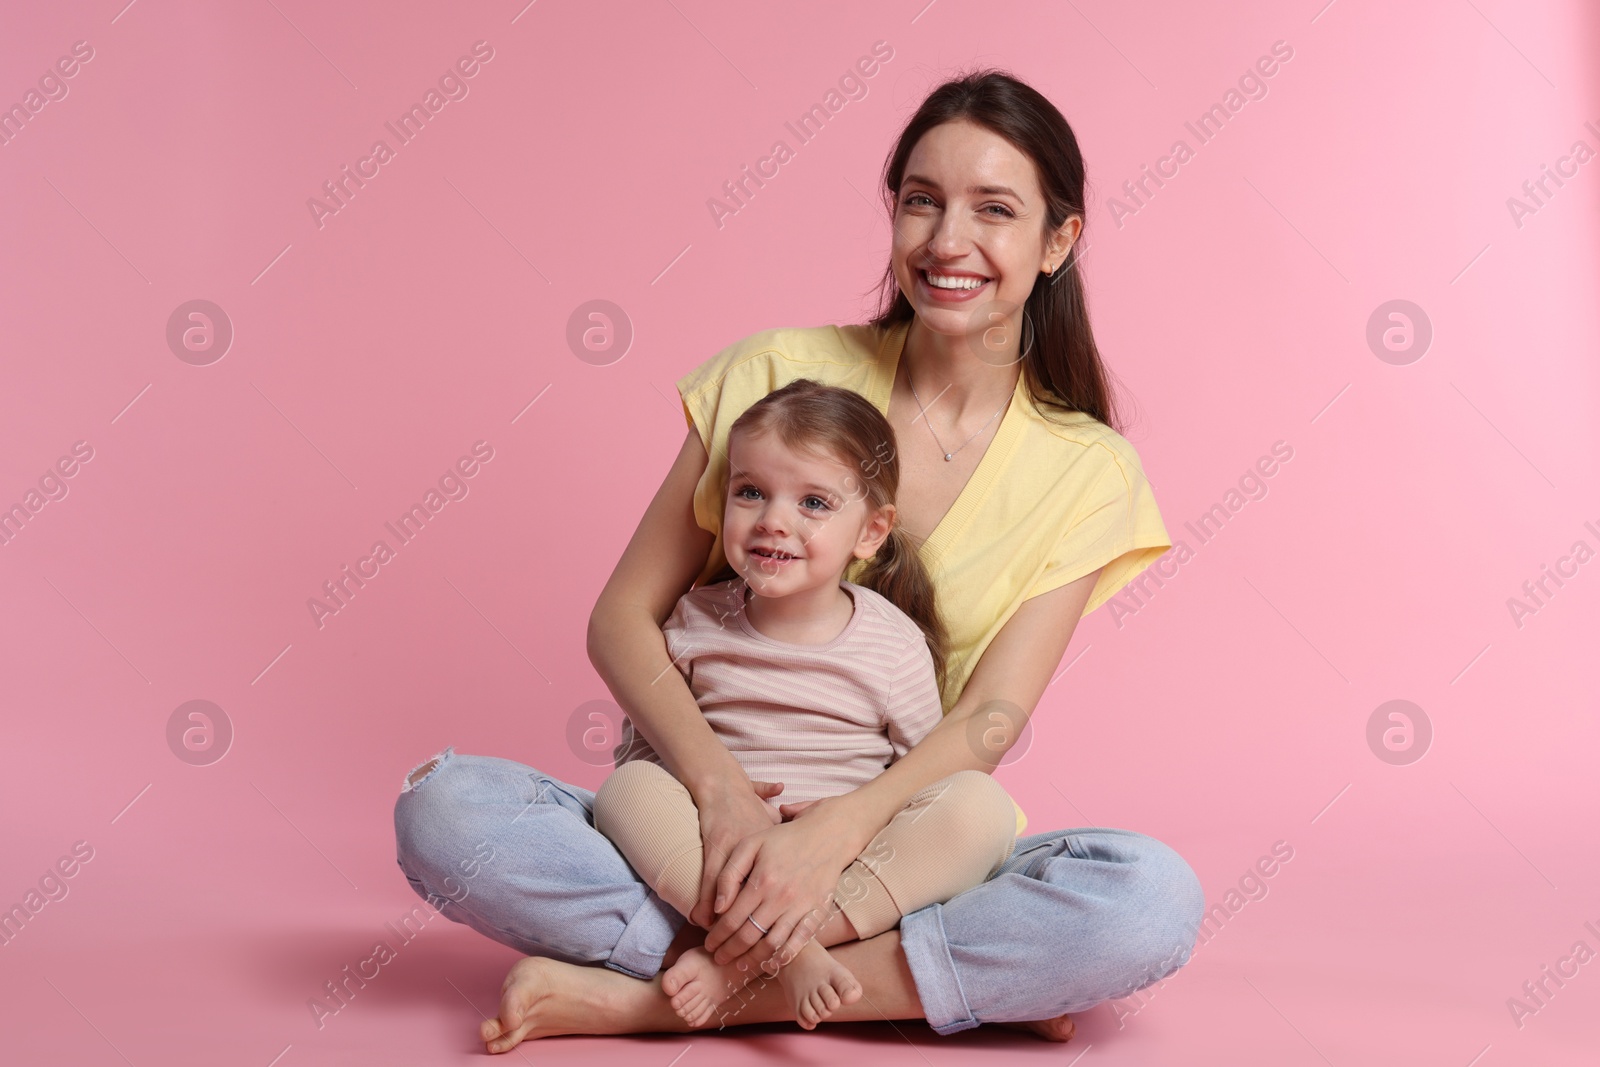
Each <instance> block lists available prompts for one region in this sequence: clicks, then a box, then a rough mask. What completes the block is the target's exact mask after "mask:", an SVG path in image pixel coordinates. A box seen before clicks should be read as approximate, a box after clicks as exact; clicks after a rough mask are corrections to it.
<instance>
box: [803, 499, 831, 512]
mask: <svg viewBox="0 0 1600 1067" xmlns="http://www.w3.org/2000/svg"><path fill="white" fill-rule="evenodd" d="M813 500H815V501H816V503H815V504H812V503H810V501H813ZM800 503H801V505H802V506H804V507H805V508H807V509H809V510H811V511H826V510H827V509H828V502H827V501H826V500H824V499H822V498H821V497H820V496H808V497H806V498H805V499H804V500H802V501H801V502H800Z"/></svg>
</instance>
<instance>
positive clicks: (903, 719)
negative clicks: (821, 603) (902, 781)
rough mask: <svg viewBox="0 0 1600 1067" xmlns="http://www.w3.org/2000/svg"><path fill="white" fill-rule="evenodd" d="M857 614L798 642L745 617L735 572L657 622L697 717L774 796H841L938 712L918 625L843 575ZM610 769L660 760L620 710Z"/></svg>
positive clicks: (693, 593) (878, 769)
mask: <svg viewBox="0 0 1600 1067" xmlns="http://www.w3.org/2000/svg"><path fill="white" fill-rule="evenodd" d="M840 585H841V586H843V588H844V589H845V591H846V592H848V593H849V594H850V595H851V597H852V598H853V599H854V601H855V612H854V614H852V615H851V616H850V621H849V622H848V623H846V624H845V628H844V629H843V630H842V631H841V632H840V633H839V636H837V637H835V638H834V639H833V640H832V641H829V642H827V643H825V644H820V645H797V644H792V643H790V642H788V641H778V640H775V639H773V638H771V637H768V636H767V635H765V634H763V633H761V632H760V631H759V630H757V629H756V628H755V627H753V626H751V625H750V620H749V617H748V616H747V615H746V613H745V611H744V603H745V591H746V589H747V588H748V586H747V584H746V582H745V580H744V579H743V578H733V579H730V580H729V581H725V582H718V583H716V584H713V585H706V586H701V587H700V588H698V589H691V590H690V591H689V592H687V593H685V594H684V595H683V596H682V597H681V598H680V599H679V600H678V604H677V607H676V608H675V609H674V610H673V612H672V616H671V617H670V618H669V619H668V620H667V621H666V623H665V624H664V625H663V626H662V627H661V629H662V632H663V633H664V634H665V635H666V638H667V649H668V651H669V652H670V653H671V654H672V657H673V663H674V664H675V665H676V666H677V668H678V669H679V670H680V671H682V672H683V676H684V679H685V680H686V681H687V682H688V683H689V689H690V691H691V692H692V693H694V697H695V700H696V702H698V703H699V705H700V710H701V711H702V712H703V713H704V714H705V717H706V721H707V722H708V723H710V724H711V729H712V730H713V731H715V732H716V735H717V737H718V738H720V739H721V740H722V743H723V744H724V745H726V746H727V747H728V751H729V752H731V753H733V757H734V759H736V760H738V761H739V765H740V766H741V767H743V768H744V770H745V773H746V774H748V775H749V776H750V777H751V778H753V779H759V780H761V781H766V782H782V783H783V786H784V788H783V792H782V793H781V794H779V796H778V797H777V798H776V799H775V800H774V803H796V802H799V801H803V800H818V799H821V798H822V797H831V796H838V795H839V794H841V793H848V792H849V791H850V790H852V789H854V788H855V787H856V786H858V785H861V784H862V783H863V782H867V781H870V780H871V779H873V778H876V777H877V776H878V775H879V774H881V773H882V772H883V769H884V768H885V767H887V766H888V765H889V764H891V763H893V762H894V761H895V760H897V759H899V758H900V757H901V756H903V755H905V754H906V753H907V752H909V751H910V750H911V747H912V746H913V745H915V744H916V743H917V742H918V741H921V740H922V739H923V738H924V737H926V736H927V735H928V732H929V731H931V730H932V729H933V728H934V727H935V726H936V725H938V722H939V719H940V717H941V716H942V715H943V708H942V705H941V704H940V701H939V689H938V684H937V682H936V681H935V679H934V671H933V655H932V654H931V653H930V652H929V651H928V643H927V640H926V639H925V638H924V637H923V634H922V630H921V629H920V628H919V627H918V626H917V624H916V623H915V622H913V621H912V619H911V617H910V616H908V615H907V614H906V613H905V612H903V611H901V610H900V609H899V608H897V607H895V606H894V604H893V603H892V602H891V601H890V600H889V599H888V598H886V597H884V596H883V595H882V594H881V593H877V592H874V591H873V590H871V589H868V588H866V587H865V586H860V585H856V584H855V583H854V582H846V581H841V582H840ZM612 755H613V758H614V760H615V762H616V765H617V766H619V767H620V766H621V765H622V764H624V763H626V762H628V761H630V760H635V759H645V760H649V761H650V762H652V763H658V764H659V763H661V758H660V756H658V755H657V754H656V752H655V750H654V749H652V748H651V747H650V743H649V742H648V741H646V740H645V739H644V738H643V737H642V736H640V735H639V734H638V733H636V732H635V731H634V729H633V723H631V722H629V721H627V720H626V719H624V721H623V726H622V739H621V741H620V742H619V743H618V744H617V747H616V749H615V750H614V751H613V754H612Z"/></svg>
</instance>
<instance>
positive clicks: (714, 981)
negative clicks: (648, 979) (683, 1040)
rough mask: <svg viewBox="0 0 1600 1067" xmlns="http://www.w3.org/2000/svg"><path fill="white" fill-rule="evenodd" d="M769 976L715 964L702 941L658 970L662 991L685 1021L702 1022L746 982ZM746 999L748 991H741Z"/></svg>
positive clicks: (691, 1023) (691, 1024)
mask: <svg viewBox="0 0 1600 1067" xmlns="http://www.w3.org/2000/svg"><path fill="white" fill-rule="evenodd" d="M771 980H772V976H771V975H768V974H764V973H762V972H759V971H743V970H740V969H739V967H738V965H737V964H736V963H727V964H720V965H719V964H718V963H717V962H716V960H714V959H712V956H711V953H709V952H707V951H706V950H705V946H704V945H696V946H694V947H693V948H689V949H685V950H684V953H683V955H681V956H679V957H678V962H677V963H674V964H673V965H672V966H671V967H670V968H668V969H667V970H665V971H662V972H661V991H662V992H663V993H665V994H666V995H667V996H668V997H669V998H670V1002H671V1004H672V1010H673V1011H675V1012H677V1013H678V1015H679V1016H680V1017H681V1018H682V1019H683V1021H684V1022H686V1023H688V1024H689V1025H690V1026H704V1025H705V1024H706V1023H708V1022H710V1021H711V1016H712V1015H713V1014H714V1013H715V1012H716V1010H717V1007H718V1006H719V1005H720V1004H721V1003H722V1002H723V1001H725V1000H727V999H728V998H729V997H732V996H734V995H736V994H740V993H741V991H743V990H744V989H745V987H746V986H747V985H751V986H753V985H755V984H756V983H760V982H769V981H771ZM744 997H745V999H748V997H749V994H748V993H745V994H744Z"/></svg>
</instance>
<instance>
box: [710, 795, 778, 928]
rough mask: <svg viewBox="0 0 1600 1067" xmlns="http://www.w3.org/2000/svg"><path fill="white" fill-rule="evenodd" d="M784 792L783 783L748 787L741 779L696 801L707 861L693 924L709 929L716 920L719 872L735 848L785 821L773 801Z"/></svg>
mask: <svg viewBox="0 0 1600 1067" xmlns="http://www.w3.org/2000/svg"><path fill="white" fill-rule="evenodd" d="M781 792H783V783H782V782H756V781H751V782H749V785H748V786H747V785H746V784H745V780H742V779H741V780H728V781H725V782H723V783H720V784H719V785H718V786H717V787H716V788H714V789H713V790H712V791H711V792H710V793H709V794H707V795H705V796H699V797H696V798H695V806H696V807H698V808H699V809H700V844H701V851H702V855H703V856H704V857H705V859H704V861H703V863H702V864H701V866H702V870H701V873H700V896H699V899H698V901H697V902H696V903H695V906H694V908H693V909H692V910H691V911H690V912H689V915H688V919H689V921H690V922H692V923H694V924H695V925H696V926H699V927H708V926H710V925H711V924H712V922H713V921H714V920H715V919H716V914H715V912H713V911H712V908H711V901H712V897H713V896H714V895H715V892H716V887H717V872H718V871H720V870H722V867H723V864H724V863H725V862H726V860H727V858H728V856H729V855H730V854H731V853H732V852H733V849H734V846H735V845H737V844H738V843H739V842H740V841H743V840H744V839H745V838H746V837H749V836H750V835H751V834H754V833H757V832H759V831H761V830H765V829H767V828H768V827H770V826H772V825H774V824H775V823H777V822H779V821H781V820H782V818H783V815H782V814H781V813H780V812H779V810H778V809H777V808H776V807H774V806H773V805H772V804H771V803H770V802H769V798H771V797H775V796H777V795H778V794H779V793H781ZM752 929H753V928H752Z"/></svg>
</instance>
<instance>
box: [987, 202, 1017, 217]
mask: <svg viewBox="0 0 1600 1067" xmlns="http://www.w3.org/2000/svg"><path fill="white" fill-rule="evenodd" d="M989 207H997V208H999V209H1000V210H1001V211H1002V212H1004V213H1005V215H1004V217H1005V218H1010V217H1011V209H1010V208H1008V207H1006V206H1005V205H1004V204H990V205H989ZM985 210H987V209H985Z"/></svg>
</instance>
